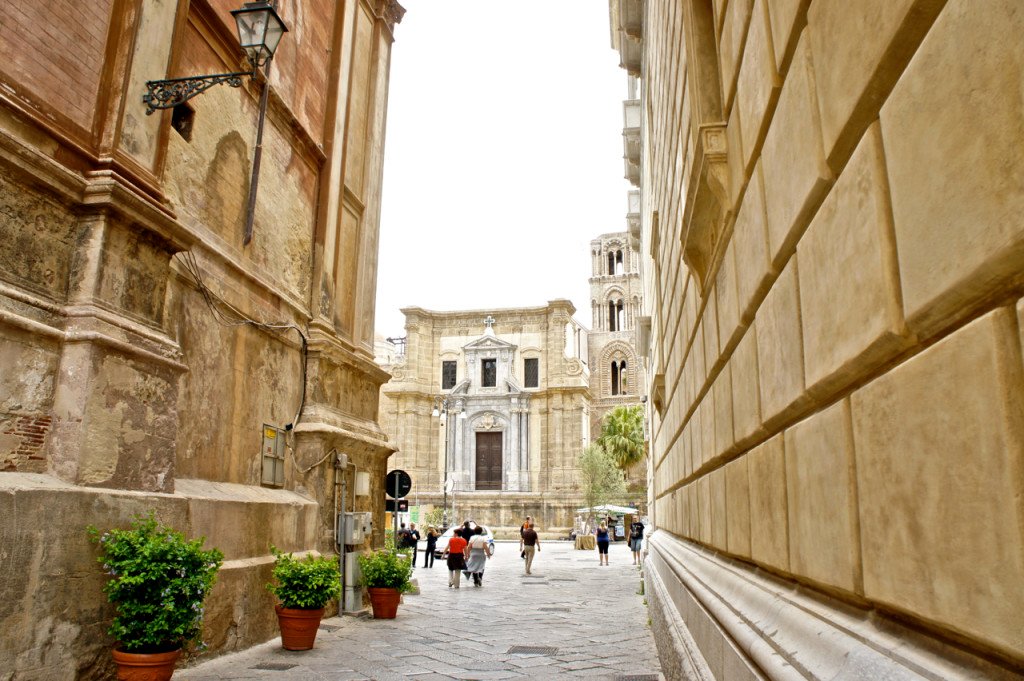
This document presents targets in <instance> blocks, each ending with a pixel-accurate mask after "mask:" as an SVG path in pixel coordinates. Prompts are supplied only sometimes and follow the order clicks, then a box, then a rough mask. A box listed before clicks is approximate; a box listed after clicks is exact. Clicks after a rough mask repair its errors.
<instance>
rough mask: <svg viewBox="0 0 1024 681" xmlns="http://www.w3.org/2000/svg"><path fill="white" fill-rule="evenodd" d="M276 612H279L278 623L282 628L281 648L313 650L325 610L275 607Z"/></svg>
mask: <svg viewBox="0 0 1024 681" xmlns="http://www.w3.org/2000/svg"><path fill="white" fill-rule="evenodd" d="M274 610H275V611H277V623H278V624H279V625H280V627H281V646H282V647H283V648H284V649H285V650H310V649H312V647H313V643H314V641H316V632H317V630H318V629H319V628H320V620H321V619H322V618H323V616H324V609H323V608H317V609H316V610H300V609H298V608H282V607H281V606H280V605H275V606H274Z"/></svg>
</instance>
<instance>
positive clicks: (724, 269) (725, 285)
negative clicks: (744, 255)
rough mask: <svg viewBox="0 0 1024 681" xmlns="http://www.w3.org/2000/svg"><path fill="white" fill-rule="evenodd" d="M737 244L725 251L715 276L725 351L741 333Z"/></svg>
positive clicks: (723, 348) (722, 344)
mask: <svg viewBox="0 0 1024 681" xmlns="http://www.w3.org/2000/svg"><path fill="white" fill-rule="evenodd" d="M734 246H735V244H734V242H732V241H730V242H729V245H728V246H727V247H726V249H725V255H724V256H723V258H722V264H721V265H720V266H719V268H718V274H717V275H716V276H715V295H716V296H717V299H718V303H717V307H718V338H719V341H720V343H721V346H722V350H723V351H725V350H726V349H727V348H728V347H729V344H730V342H731V341H732V340H733V336H734V335H735V334H736V333H738V332H739V325H740V311H739V306H738V305H737V303H736V259H735V248H734Z"/></svg>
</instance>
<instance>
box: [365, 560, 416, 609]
mask: <svg viewBox="0 0 1024 681" xmlns="http://www.w3.org/2000/svg"><path fill="white" fill-rule="evenodd" d="M359 570H360V572H362V573H363V580H362V583H363V586H365V587H366V590H367V592H368V593H369V594H370V605H371V607H372V608H373V616H374V618H375V619H394V618H395V616H396V615H397V614H398V602H399V601H400V600H401V598H402V594H403V593H405V592H406V591H409V590H411V589H412V563H410V562H409V559H408V558H407V557H406V556H403V555H401V554H400V553H398V552H396V551H389V550H387V549H384V550H382V551H371V552H369V553H364V554H363V555H361V556H359Z"/></svg>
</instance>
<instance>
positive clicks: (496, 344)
mask: <svg viewBox="0 0 1024 681" xmlns="http://www.w3.org/2000/svg"><path fill="white" fill-rule="evenodd" d="M515 347H516V346H515V344H513V343H509V342H508V341H506V340H502V339H500V338H497V337H495V336H481V337H480V338H477V339H476V340H475V341H471V342H469V343H467V344H466V345H463V346H462V349H463V350H514V349H515Z"/></svg>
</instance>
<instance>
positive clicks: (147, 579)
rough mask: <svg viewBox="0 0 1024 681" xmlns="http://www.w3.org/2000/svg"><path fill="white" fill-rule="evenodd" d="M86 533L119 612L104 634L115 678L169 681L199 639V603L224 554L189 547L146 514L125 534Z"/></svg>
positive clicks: (199, 542)
mask: <svg viewBox="0 0 1024 681" xmlns="http://www.w3.org/2000/svg"><path fill="white" fill-rule="evenodd" d="M88 531H89V536H90V539H91V540H92V541H93V542H94V543H96V544H98V545H99V547H100V553H101V555H100V557H99V558H98V559H97V560H98V561H99V562H100V563H102V564H103V569H104V570H106V572H107V574H108V575H110V580H109V581H108V582H107V584H106V586H105V587H103V591H104V593H106V594H107V599H108V600H109V601H110V602H111V603H112V604H113V605H114V608H115V609H116V611H117V614H116V616H115V617H114V622H113V624H112V625H111V627H110V629H109V633H110V635H111V636H113V637H114V638H115V639H116V640H117V645H116V647H115V648H114V651H113V656H114V662H115V663H116V664H117V678H118V679H122V680H123V681H150V680H152V681H166V680H167V679H170V678H171V675H173V674H174V665H175V663H176V662H177V660H178V657H179V656H180V655H181V650H182V648H183V647H184V646H186V645H188V644H190V643H194V642H195V641H197V640H198V639H199V637H200V635H201V634H202V631H203V602H204V601H205V600H206V597H207V595H209V593H210V589H211V588H212V587H213V583H214V581H216V578H217V570H219V569H220V566H221V562H222V561H223V559H224V554H222V553H221V552H220V551H218V550H217V549H210V550H209V551H204V550H203V542H205V541H206V539H205V538H204V537H200V538H199V539H193V540H191V541H190V540H188V539H186V538H185V535H183V534H182V533H180V532H177V531H175V530H172V529H170V528H167V527H163V526H161V525H158V524H157V522H156V519H155V518H154V517H153V514H152V513H150V514H149V515H148V516H147V517H144V518H143V517H139V518H136V519H135V521H134V522H133V523H132V525H131V527H129V528H128V529H113V530H108V531H106V532H103V533H101V532H100V531H99V530H97V529H96V528H95V527H92V526H90V527H89V528H88Z"/></svg>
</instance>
